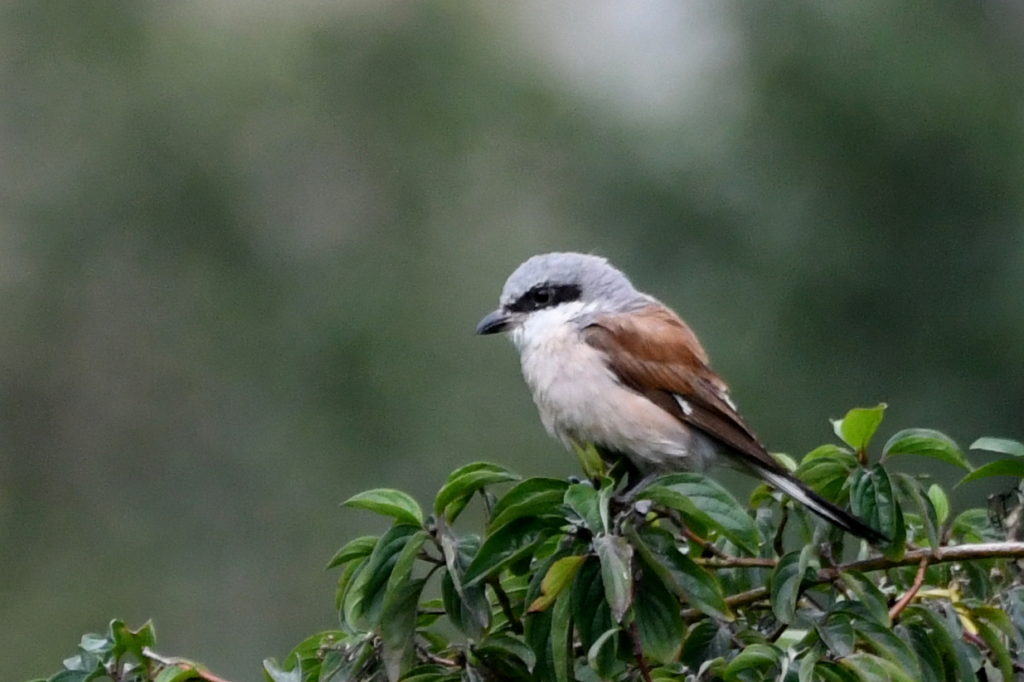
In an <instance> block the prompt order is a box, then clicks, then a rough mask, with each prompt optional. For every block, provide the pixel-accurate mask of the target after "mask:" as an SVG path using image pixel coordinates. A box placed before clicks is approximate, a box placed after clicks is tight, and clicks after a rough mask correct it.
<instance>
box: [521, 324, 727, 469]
mask: <svg viewBox="0 0 1024 682" xmlns="http://www.w3.org/2000/svg"><path fill="white" fill-rule="evenodd" d="M573 307H574V306H573V304H570V305H565V306H558V307H557V308H554V309H551V310H544V311H537V312H536V313H534V314H533V315H531V316H530V318H529V319H528V320H527V321H526V323H525V324H524V325H523V326H522V327H521V328H520V329H517V330H516V331H515V332H514V333H513V341H514V342H515V344H516V346H517V347H518V348H519V353H520V361H521V363H522V369H523V376H524V378H525V379H526V383H527V385H528V386H529V387H530V392H531V393H532V394H533V400H534V403H536V405H537V409H538V411H539V413H540V417H541V421H542V422H543V423H544V426H545V428H546V429H547V430H548V432H549V433H550V434H551V435H552V436H554V437H555V438H558V439H559V440H561V441H562V442H563V443H565V444H566V446H567V447H568V446H570V444H571V443H572V442H573V441H575V442H577V443H581V444H586V443H594V444H596V445H600V446H603V447H605V448H608V449H610V450H614V451H617V452H621V453H623V454H625V455H627V456H628V457H629V458H630V459H631V460H632V461H633V463H634V464H635V465H636V466H637V467H638V468H640V469H642V470H679V469H692V468H703V467H704V463H705V460H706V459H707V457H708V456H710V454H711V453H710V450H709V444H708V443H707V441H706V439H703V438H700V437H699V436H694V435H693V434H692V433H691V431H690V429H688V428H687V427H686V426H684V425H683V424H681V423H680V422H679V421H678V420H677V419H676V418H675V417H673V416H672V415H670V414H669V413H668V412H666V411H665V410H663V409H662V408H660V407H658V406H657V405H655V404H654V403H652V402H651V401H649V400H648V399H647V398H645V397H644V396H642V395H640V394H639V393H637V392H635V391H633V390H632V389H629V388H626V387H625V386H623V385H622V384H620V383H619V381H618V380H617V378H616V377H615V375H614V373H613V372H612V371H611V370H610V369H609V368H608V365H607V362H606V357H605V355H604V353H603V352H601V351H599V350H597V349H595V348H594V347H592V346H590V345H588V344H586V343H585V342H584V341H583V339H582V337H581V336H580V333H579V331H578V330H577V329H576V327H575V325H573V324H572V323H571V322H569V320H570V319H571V317H570V316H574V315H576V314H579V312H580V310H579V308H577V309H576V310H572V309H571V308H573ZM566 309H568V310H566Z"/></svg>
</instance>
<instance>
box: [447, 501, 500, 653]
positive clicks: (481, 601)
mask: <svg viewBox="0 0 1024 682" xmlns="http://www.w3.org/2000/svg"><path fill="white" fill-rule="evenodd" d="M438 521H439V523H438V529H437V532H438V535H439V537H440V540H441V552H442V553H443V554H444V561H445V567H446V568H447V570H446V571H445V574H444V577H443V578H442V580H441V597H442V599H443V600H444V608H445V611H446V612H447V613H448V617H449V618H451V620H452V624H453V625H455V627H457V628H458V629H459V630H461V631H462V632H464V633H465V634H466V635H467V636H469V637H471V638H474V639H477V638H479V637H480V635H481V634H482V633H483V631H484V630H486V629H487V628H488V627H489V626H490V623H491V609H490V604H489V603H488V601H487V594H486V592H485V588H484V585H482V584H476V585H467V584H465V578H464V576H465V574H466V570H467V568H468V566H469V565H470V563H471V562H472V560H473V557H475V556H476V555H477V553H478V552H479V550H480V538H479V537H477V536H476V535H464V536H462V537H458V538H457V537H456V536H455V534H454V533H453V531H452V529H451V528H450V527H449V526H448V525H446V524H445V523H444V522H443V520H442V519H440V518H439V519H438Z"/></svg>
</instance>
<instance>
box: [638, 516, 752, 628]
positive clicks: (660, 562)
mask: <svg viewBox="0 0 1024 682" xmlns="http://www.w3.org/2000/svg"><path fill="white" fill-rule="evenodd" d="M629 538H630V541H631V542H632V544H633V547H634V548H636V550H637V552H639V554H640V557H641V558H642V559H643V560H644V564H645V565H646V568H647V570H650V571H654V572H655V573H657V574H658V575H659V577H661V579H662V581H663V582H664V583H665V585H667V586H668V588H669V589H670V590H672V591H673V592H674V593H675V594H676V595H677V596H678V597H679V598H680V599H682V600H683V601H684V602H686V603H687V604H689V605H691V606H693V607H694V608H696V609H699V610H700V611H703V612H704V613H706V614H708V615H709V616H713V617H715V618H721V619H723V620H732V619H733V618H734V616H733V615H732V613H731V612H730V611H729V607H728V606H726V603H725V597H724V595H723V593H722V586H721V585H720V584H719V582H718V579H717V578H716V577H715V575H714V573H712V572H710V571H708V570H707V569H705V568H704V567H703V566H699V565H698V564H697V563H696V562H694V560H693V559H691V558H690V557H689V556H687V555H685V554H683V553H682V552H680V551H679V548H678V547H677V546H676V544H675V541H674V539H673V538H672V536H671V535H670V534H669V533H668V532H666V531H663V530H660V529H650V528H649V529H646V530H645V532H644V534H643V536H641V535H640V534H638V533H637V532H636V531H635V530H633V529H630V531H629Z"/></svg>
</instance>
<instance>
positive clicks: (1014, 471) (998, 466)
mask: <svg viewBox="0 0 1024 682" xmlns="http://www.w3.org/2000/svg"><path fill="white" fill-rule="evenodd" d="M989 476H1015V477H1017V478H1021V477H1024V459H1016V458H1009V457H1008V458H1006V459H997V460H996V461H994V462H989V463H988V464H985V465H983V466H980V467H978V468H977V469H975V470H974V471H972V472H971V473H969V474H967V475H966V476H964V477H963V478H961V479H960V481H959V482H958V483H957V484H956V487H960V486H962V485H963V484H964V483H970V482H971V481H976V480H978V479H979V478H988V477H989Z"/></svg>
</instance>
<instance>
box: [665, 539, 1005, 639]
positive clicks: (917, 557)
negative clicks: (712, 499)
mask: <svg viewBox="0 0 1024 682" xmlns="http://www.w3.org/2000/svg"><path fill="white" fill-rule="evenodd" d="M1014 558H1024V542H981V543H977V544H973V545H952V546H950V547H939V548H937V549H934V550H932V549H917V550H914V551H911V552H907V553H906V554H904V555H903V556H902V557H900V558H898V559H889V558H886V557H884V556H877V557H871V558H869V559H861V560H859V561H851V562H850V563H847V564H842V565H841V566H835V567H833V568H823V569H821V570H820V571H818V576H817V578H816V579H815V583H818V584H820V583H827V582H831V581H833V580H835V579H836V578H838V577H839V574H840V573H841V572H843V571H861V572H866V571H880V570H885V569H889V568H896V567H897V566H912V565H914V564H918V565H920V564H921V563H922V562H925V561H926V562H927V563H928V564H943V563H949V562H951V561H969V560H972V559H1014ZM753 560H756V563H754V562H753ZM768 561H770V562H772V563H771V564H768V563H762V562H768ZM703 563H704V565H705V566H709V567H712V568H729V567H735V566H774V565H775V560H774V559H768V560H765V559H758V558H757V557H732V558H730V559H727V560H726V559H705V560H704V562H703ZM919 573H920V571H919ZM922 581H923V576H922ZM915 584H916V580H915ZM915 591H916V590H914V589H913V588H912V589H911V592H915ZM911 592H908V594H911ZM768 596H769V591H768V588H767V587H755V588H754V589H752V590H747V591H745V592H738V593H736V594H733V595H729V596H728V597H726V598H725V603H726V604H728V605H729V607H730V608H735V607H737V606H745V605H747V604H753V603H754V602H758V601H761V600H762V599H767V598H768ZM911 598H913V594H911ZM702 615H703V614H702V613H701V612H700V611H698V610H697V609H687V610H686V611H684V612H683V617H684V618H686V619H687V620H693V619H696V618H700V617H702Z"/></svg>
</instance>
